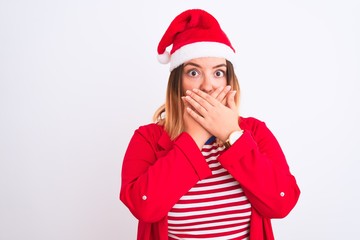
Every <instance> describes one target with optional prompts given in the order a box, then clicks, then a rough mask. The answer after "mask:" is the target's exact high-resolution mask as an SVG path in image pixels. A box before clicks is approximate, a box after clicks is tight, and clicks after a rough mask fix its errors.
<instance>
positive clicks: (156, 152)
mask: <svg viewBox="0 0 360 240" xmlns="http://www.w3.org/2000/svg"><path fill="white" fill-rule="evenodd" d="M239 124H240V127H241V129H243V130H244V134H243V135H242V136H241V137H240V138H239V139H238V140H237V141H236V142H235V144H234V145H233V146H231V147H230V148H229V149H228V150H226V151H225V152H224V153H222V154H221V155H220V156H219V158H218V160H219V162H220V163H221V164H222V165H223V167H224V168H225V169H227V170H228V171H229V172H230V174H231V175H232V176H233V177H234V178H235V179H236V180H237V181H238V182H239V183H240V185H241V187H242V188H243V190H244V192H245V194H246V196H247V198H248V199H249V201H250V203H251V205H252V215H251V225H250V239H251V240H271V239H274V236H273V232H272V228H271V222H270V218H283V217H285V216H286V215H287V214H288V213H289V212H290V211H291V210H292V209H293V207H294V206H295V204H296V202H297V200H298V198H299V195H300V190H299V188H298V186H297V183H296V180H295V178H294V176H293V175H292V174H291V173H290V170H289V166H288V164H287V162H286V159H285V156H284V154H283V152H282V150H281V148H280V146H279V144H278V142H277V140H276V138H275V137H274V135H273V134H272V133H271V132H270V130H269V129H268V128H267V127H266V125H265V123H263V122H261V121H259V120H257V119H255V118H242V117H240V118H239ZM210 175H211V170H210V168H209V167H208V165H207V163H206V161H205V160H204V157H203V156H202V154H201V152H200V150H199V148H198V147H197V145H196V143H195V142H194V141H193V139H192V138H191V137H190V135H188V134H187V133H182V134H180V135H179V136H178V137H177V138H176V139H175V140H174V141H171V140H170V138H169V136H168V134H167V133H166V132H165V131H164V129H163V127H162V126H160V125H157V124H149V125H146V126H142V127H140V128H139V129H137V130H136V131H135V133H134V135H133V137H132V139H131V141H130V143H129V146H128V148H127V151H126V153H125V156H124V161H123V166H122V183H121V190H120V199H121V201H122V202H123V203H124V204H125V205H126V206H127V207H128V208H129V210H130V211H131V213H132V214H133V215H134V216H135V217H136V218H137V219H138V220H139V224H138V234H137V239H138V240H168V228H167V214H168V212H169V211H170V209H171V208H172V207H173V205H174V204H175V203H176V202H177V201H178V200H179V199H180V197H182V196H183V195H184V194H185V193H187V192H188V191H189V189H190V188H191V187H192V186H194V185H195V184H196V183H197V182H198V181H199V180H201V179H204V178H206V177H209V176H210Z"/></svg>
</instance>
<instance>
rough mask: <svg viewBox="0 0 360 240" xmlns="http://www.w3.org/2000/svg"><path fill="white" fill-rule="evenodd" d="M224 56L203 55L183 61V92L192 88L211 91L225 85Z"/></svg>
mask: <svg viewBox="0 0 360 240" xmlns="http://www.w3.org/2000/svg"><path fill="white" fill-rule="evenodd" d="M226 83H227V81H226V60H225V58H216V57H204V58H196V59H192V60H190V61H188V62H185V63H184V69H183V75H182V87H183V90H184V92H185V91H186V90H192V89H194V88H197V89H200V90H202V91H204V92H206V93H211V92H213V91H214V90H215V89H217V88H219V87H225V86H226Z"/></svg>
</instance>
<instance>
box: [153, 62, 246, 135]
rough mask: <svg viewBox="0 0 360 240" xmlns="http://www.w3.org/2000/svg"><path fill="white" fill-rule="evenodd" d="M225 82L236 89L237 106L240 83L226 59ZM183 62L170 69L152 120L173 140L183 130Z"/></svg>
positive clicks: (237, 103)
mask: <svg viewBox="0 0 360 240" xmlns="http://www.w3.org/2000/svg"><path fill="white" fill-rule="evenodd" d="M226 68H227V69H226V82H227V84H228V85H230V86H231V88H232V90H235V91H236V95H235V103H236V106H239V98H240V85H239V82H238V79H237V77H236V74H235V71H234V67H233V64H232V63H231V62H229V61H226ZM183 69H184V64H182V65H180V66H179V67H177V68H175V69H174V70H172V71H171V73H170V76H169V80H168V85H167V90H166V99H165V104H163V105H162V106H160V107H159V108H158V109H157V110H156V112H155V113H154V116H153V121H154V122H158V124H160V125H163V126H164V128H165V131H166V132H167V133H168V134H169V136H170V138H171V139H172V140H173V139H175V138H176V137H177V136H179V135H180V133H182V132H183V131H184V119H183V115H184V103H183V101H182V99H181V97H182V96H184V95H185V94H184V92H183V89H182V74H183Z"/></svg>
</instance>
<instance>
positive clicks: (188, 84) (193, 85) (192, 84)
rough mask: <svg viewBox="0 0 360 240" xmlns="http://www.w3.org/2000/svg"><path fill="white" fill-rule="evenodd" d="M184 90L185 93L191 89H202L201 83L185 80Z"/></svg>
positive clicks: (183, 82)
mask: <svg viewBox="0 0 360 240" xmlns="http://www.w3.org/2000/svg"><path fill="white" fill-rule="evenodd" d="M182 88H183V90H184V91H186V90H189V89H190V90H192V89H194V88H200V83H199V81H195V80H193V79H187V78H183V81H182Z"/></svg>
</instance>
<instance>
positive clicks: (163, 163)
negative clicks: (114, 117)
mask: <svg viewBox="0 0 360 240" xmlns="http://www.w3.org/2000/svg"><path fill="white" fill-rule="evenodd" d="M160 129H161V127H160V126H158V125H155V124H153V125H148V126H146V127H141V128H139V129H138V130H136V131H135V133H134V135H133V137H132V139H131V141H130V143H129V146H128V148H127V150H126V153H125V156H124V160H123V166H122V183H121V190H120V199H121V201H122V202H123V203H124V204H125V205H126V206H127V207H128V208H129V210H130V211H131V212H132V214H133V215H134V216H135V217H136V218H138V219H139V220H142V221H144V222H157V221H159V220H160V219H162V218H164V217H165V216H166V215H167V214H168V212H169V211H170V209H171V208H172V207H173V205H174V204H175V203H176V202H177V201H178V200H179V199H180V198H181V197H182V196H183V195H184V194H185V193H187V192H188V191H189V190H190V188H191V187H192V186H193V185H195V184H196V183H197V182H198V181H199V180H200V179H204V178H206V177H208V176H210V175H211V170H210V168H209V167H208V165H207V163H206V161H205V159H204V157H203V156H202V154H201V152H200V151H199V149H198V147H197V145H196V143H195V142H194V141H193V139H192V138H191V137H190V135H188V134H187V133H182V134H180V135H179V137H178V138H177V139H176V140H175V141H174V142H171V141H170V139H169V137H168V135H167V134H166V133H165V131H163V130H162V131H161V130H160ZM161 142H163V143H164V144H163V146H161V144H159V143H161Z"/></svg>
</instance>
